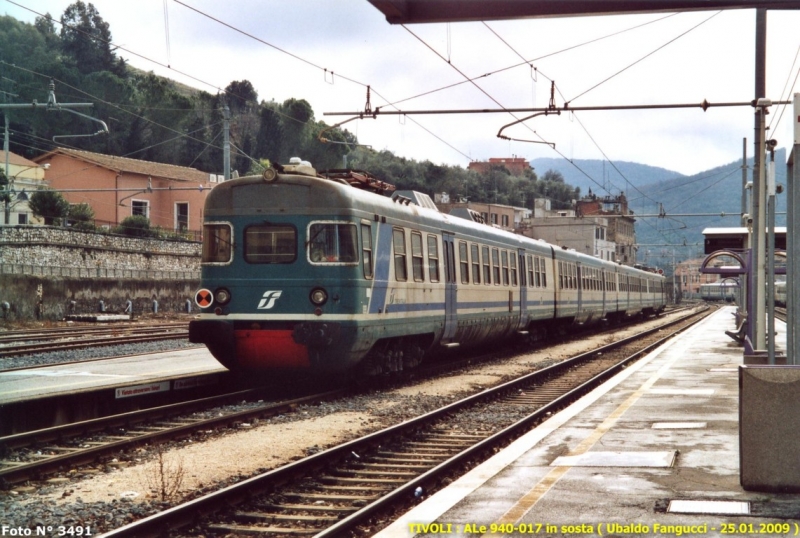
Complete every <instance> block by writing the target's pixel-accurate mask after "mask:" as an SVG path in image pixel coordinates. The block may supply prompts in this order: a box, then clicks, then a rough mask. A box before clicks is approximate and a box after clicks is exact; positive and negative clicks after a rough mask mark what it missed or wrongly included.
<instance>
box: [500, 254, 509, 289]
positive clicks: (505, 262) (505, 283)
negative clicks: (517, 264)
mask: <svg viewBox="0 0 800 538" xmlns="http://www.w3.org/2000/svg"><path fill="white" fill-rule="evenodd" d="M500 257H501V258H502V260H503V286H508V251H507V250H504V251H503V252H501V253H500Z"/></svg>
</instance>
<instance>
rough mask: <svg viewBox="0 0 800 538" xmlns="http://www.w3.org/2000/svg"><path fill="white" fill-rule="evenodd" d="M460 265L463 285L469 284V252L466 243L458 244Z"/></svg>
mask: <svg viewBox="0 0 800 538" xmlns="http://www.w3.org/2000/svg"><path fill="white" fill-rule="evenodd" d="M458 265H459V267H458V269H459V270H460V271H461V283H462V284H469V251H468V250H467V243H466V242H465V241H459V242H458Z"/></svg>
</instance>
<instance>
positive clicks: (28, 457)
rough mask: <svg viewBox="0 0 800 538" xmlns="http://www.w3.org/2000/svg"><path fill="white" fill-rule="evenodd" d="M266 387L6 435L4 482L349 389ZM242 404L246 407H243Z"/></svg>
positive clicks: (1, 451) (0, 451)
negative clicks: (301, 392) (271, 398)
mask: <svg viewBox="0 0 800 538" xmlns="http://www.w3.org/2000/svg"><path fill="white" fill-rule="evenodd" d="M263 392H264V391H263V390H261V389H250V390H243V391H239V392H235V393H230V394H224V395H220V396H212V397H209V398H202V399H199V400H192V401H188V402H181V403H176V404H171V405H166V406H161V407H154V408H150V409H145V410H141V411H132V412H129V413H123V414H120V415H115V416H111V417H103V418H98V419H93V420H87V421H83V422H77V423H73V424H67V425H64V426H56V427H53V428H47V429H44V430H37V431H33V432H26V433H21V434H15V435H9V436H6V437H0V483H3V484H5V485H14V484H19V483H21V482H25V481H28V480H40V479H43V478H46V477H47V476H49V475H51V474H54V473H57V472H59V471H61V470H63V469H64V468H69V467H74V466H77V465H85V464H88V463H93V462H95V461H98V460H102V459H103V458H110V457H111V456H112V455H115V454H118V453H120V452H122V451H125V450H128V449H130V448H132V447H136V446H141V445H144V444H147V443H159V442H164V441H167V440H172V439H180V438H184V437H188V436H190V435H192V434H193V433H195V432H198V431H207V430H215V429H220V428H226V427H231V426H235V425H237V424H241V423H247V422H249V421H253V420H255V419H263V418H266V417H272V416H276V415H279V414H282V413H287V412H290V411H292V410H293V409H295V408H296V407H298V406H300V405H310V404H314V403H319V402H321V401H324V400H326V399H331V398H336V397H340V396H342V394H343V393H344V391H343V390H338V391H330V392H325V393H320V394H315V395H311V396H307V397H303V398H297V399H293V400H288V401H281V402H267V403H263V402H259V401H258V400H259V398H262V397H263V396H264V394H263ZM242 401H250V402H252V403H250V404H249V405H247V406H245V407H247V409H242V410H238V411H230V410H224V409H221V410H215V412H214V413H213V415H214V416H212V417H207V416H205V415H204V414H202V412H205V411H208V410H209V409H212V408H216V407H218V406H224V405H230V404H232V403H238V402H242ZM240 407H242V406H240Z"/></svg>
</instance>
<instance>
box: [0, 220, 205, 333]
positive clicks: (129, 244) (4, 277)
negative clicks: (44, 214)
mask: <svg viewBox="0 0 800 538" xmlns="http://www.w3.org/2000/svg"><path fill="white" fill-rule="evenodd" d="M200 252H201V245H200V243H195V242H175V241H161V240H155V239H139V238H132V237H121V236H113V235H107V234H100V233H94V232H82V231H75V230H69V229H65V228H57V227H51V226H1V227H0V320H7V321H25V320H35V319H41V320H57V319H61V318H63V317H64V316H65V315H67V314H73V313H74V314H88V313H94V312H98V310H99V303H100V301H103V302H104V305H105V309H106V311H107V312H121V311H122V310H124V309H125V306H126V303H127V301H129V300H130V301H131V302H132V303H133V307H134V312H135V313H138V314H141V313H143V312H152V307H153V300H156V301H158V311H159V312H160V313H165V312H186V301H187V300H188V299H192V298H193V297H194V292H195V291H196V290H197V288H198V287H199V286H200ZM192 308H196V307H195V306H194V305H192Z"/></svg>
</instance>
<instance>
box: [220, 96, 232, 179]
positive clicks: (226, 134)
mask: <svg viewBox="0 0 800 538" xmlns="http://www.w3.org/2000/svg"><path fill="white" fill-rule="evenodd" d="M222 120H223V122H222V132H223V143H222V173H223V174H224V175H225V181H228V180H229V179H230V178H231V109H230V108H228V102H227V101H226V100H225V96H224V95H223V96H222Z"/></svg>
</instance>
